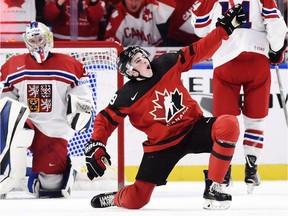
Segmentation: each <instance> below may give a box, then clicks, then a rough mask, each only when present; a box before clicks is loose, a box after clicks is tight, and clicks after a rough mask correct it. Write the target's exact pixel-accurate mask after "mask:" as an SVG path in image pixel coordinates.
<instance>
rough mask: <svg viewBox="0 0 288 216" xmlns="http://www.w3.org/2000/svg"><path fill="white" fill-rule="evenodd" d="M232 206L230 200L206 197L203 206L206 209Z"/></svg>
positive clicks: (222, 208)
mask: <svg viewBox="0 0 288 216" xmlns="http://www.w3.org/2000/svg"><path fill="white" fill-rule="evenodd" d="M229 207H230V201H216V200H209V199H205V202H204V205H203V208H204V209H205V210H225V209H228V208H229Z"/></svg>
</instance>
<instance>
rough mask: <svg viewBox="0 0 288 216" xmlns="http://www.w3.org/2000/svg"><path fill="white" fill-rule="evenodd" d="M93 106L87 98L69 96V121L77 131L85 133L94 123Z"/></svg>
mask: <svg viewBox="0 0 288 216" xmlns="http://www.w3.org/2000/svg"><path fill="white" fill-rule="evenodd" d="M92 110H93V104H92V103H91V101H90V100H89V99H87V98H83V97H79V96H77V95H73V94H68V107H67V121H68V124H69V125H70V126H71V128H72V129H74V130H75V131H80V132H82V131H84V130H86V129H88V128H89V126H90V124H91V121H92Z"/></svg>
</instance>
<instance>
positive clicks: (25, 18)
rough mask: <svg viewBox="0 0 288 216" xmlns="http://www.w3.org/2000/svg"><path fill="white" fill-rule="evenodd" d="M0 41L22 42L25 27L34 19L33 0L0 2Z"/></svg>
mask: <svg viewBox="0 0 288 216" xmlns="http://www.w3.org/2000/svg"><path fill="white" fill-rule="evenodd" d="M0 12H1V17H0V18H1V20H0V21H1V22H0V35H1V41H22V40H23V37H22V34H23V32H25V28H26V25H27V24H29V23H30V21H31V20H35V19H36V6H35V1H34V0H29V1H4V0H2V1H0Z"/></svg>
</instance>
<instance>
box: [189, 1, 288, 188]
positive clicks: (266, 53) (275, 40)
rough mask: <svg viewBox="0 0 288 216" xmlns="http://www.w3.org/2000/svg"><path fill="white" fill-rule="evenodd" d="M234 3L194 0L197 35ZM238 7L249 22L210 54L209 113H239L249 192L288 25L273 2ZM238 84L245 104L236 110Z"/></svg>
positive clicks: (254, 183) (257, 179)
mask: <svg viewBox="0 0 288 216" xmlns="http://www.w3.org/2000/svg"><path fill="white" fill-rule="evenodd" d="M237 2H239V1H235V3H237ZM241 2H242V1H241ZM233 6H234V1H222V0H221V1H217V0H209V1H205V0H200V1H198V2H197V3H196V4H195V7H194V14H195V15H196V23H195V32H196V34H198V35H199V36H200V37H204V36H205V35H207V34H208V33H209V32H210V31H211V30H213V29H214V28H215V27H214V26H215V22H216V21H217V17H219V16H221V14H223V13H224V12H225V11H227V10H229V8H231V7H233ZM242 6H243V10H244V11H245V14H246V16H247V17H248V18H249V19H248V22H247V23H245V24H244V25H242V26H240V28H238V29H236V30H235V33H234V34H233V35H232V36H231V37H230V38H229V40H227V41H224V42H223V43H222V45H221V47H220V48H219V49H218V50H217V51H216V53H215V54H214V55H213V57H212V60H213V67H214V73H213V115H214V116H220V115H223V114H231V115H240V113H242V114H243V119H244V126H245V132H244V138H243V147H244V155H245V160H246V166H245V178H244V181H245V182H246V184H247V186H248V191H247V192H248V193H252V191H253V188H254V187H255V186H258V185H259V184H260V177H259V173H258V170H257V168H258V164H259V157H260V154H261V150H262V148H263V145H264V131H265V117H266V116H267V115H268V110H269V97H270V84H271V71H270V64H279V63H281V62H282V60H283V53H284V52H285V50H286V46H287V41H286V40H285V35H286V33H287V26H286V24H285V21H284V19H283V17H282V15H281V13H280V11H279V10H278V7H277V5H276V3H275V1H274V0H266V1H262V0H253V1H252V0H250V1H249V0H246V1H243V3H242ZM235 41H237V43H235ZM241 88H242V89H243V93H244V103H243V106H242V107H241V108H239V97H240V90H241ZM227 174H228V175H227V176H226V182H225V183H226V184H229V181H230V174H229V172H228V173H227Z"/></svg>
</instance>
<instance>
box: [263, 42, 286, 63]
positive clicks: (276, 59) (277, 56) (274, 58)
mask: <svg viewBox="0 0 288 216" xmlns="http://www.w3.org/2000/svg"><path fill="white" fill-rule="evenodd" d="M286 47H287V40H286V39H285V40H284V45H283V47H282V48H281V49H280V50H278V51H277V52H275V51H273V50H271V48H270V50H269V53H268V55H269V59H270V64H272V65H277V64H280V63H281V62H282V61H283V59H284V52H285V50H286Z"/></svg>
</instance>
